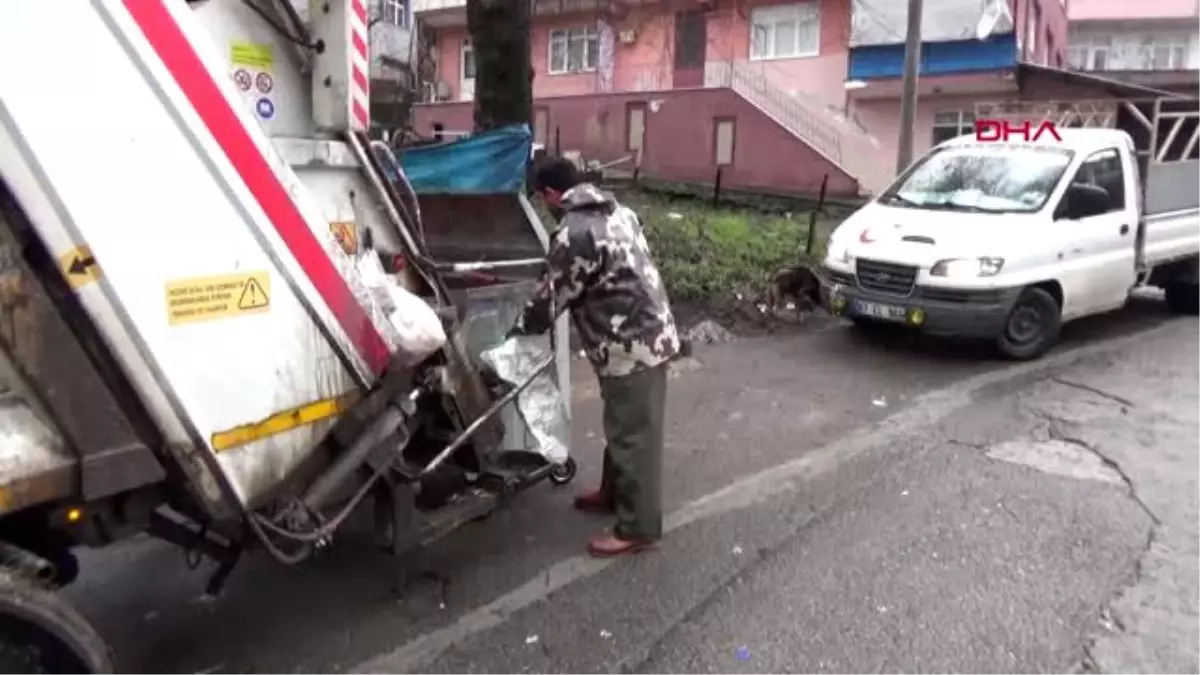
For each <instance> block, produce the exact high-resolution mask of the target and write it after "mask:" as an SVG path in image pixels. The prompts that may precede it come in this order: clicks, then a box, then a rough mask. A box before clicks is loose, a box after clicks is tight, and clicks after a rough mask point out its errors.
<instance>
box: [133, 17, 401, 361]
mask: <svg viewBox="0 0 1200 675" xmlns="http://www.w3.org/2000/svg"><path fill="white" fill-rule="evenodd" d="M123 2H124V5H125V9H126V10H128V11H129V13H130V15H131V16H132V17H133V20H134V21H135V22H136V23H137V25H138V27H139V28H141V30H142V33H143V34H145V36H146V39H147V40H148V41H149V42H150V45H151V46H152V47H153V48H154V51H155V52H156V53H157V54H158V56H159V58H161V59H162V61H163V64H164V65H165V66H166V67H167V70H169V71H170V72H171V76H172V77H174V78H175V82H176V83H177V84H178V85H179V87H180V89H182V90H183V93H184V95H185V96H186V97H187V99H188V101H189V102H190V103H191V104H192V107H193V108H195V109H196V113H197V114H198V115H199V116H200V119H201V120H202V121H203V122H204V125H205V126H206V127H208V130H209V132H211V133H212V135H213V138H215V139H216V141H217V143H218V144H219V145H220V146H221V149H222V150H224V152H225V155H226V156H227V157H228V158H229V161H230V162H231V163H232V164H233V166H234V168H235V169H237V172H238V175H240V176H241V178H242V180H243V181H244V182H245V183H246V187H248V188H249V189H250V192H251V193H252V194H253V195H254V198H255V199H256V200H257V201H258V204H259V206H261V207H262V210H263V212H264V213H266V214H267V218H268V219H269V220H270V221H271V224H272V225H274V227H275V230H276V232H278V233H279V236H280V238H282V239H283V241H284V243H285V244H286V245H287V247H288V249H289V250H290V251H291V252H292V255H293V256H295V258H296V261H297V262H298V263H299V264H300V267H301V268H302V269H303V270H304V271H305V273H306V274H307V275H308V278H309V279H310V280H311V281H312V284H313V286H314V287H316V289H317V292H318V293H320V294H321V298H322V299H324V301H325V304H326V305H327V306H328V307H329V310H330V312H332V313H333V315H334V317H336V318H337V321H338V323H339V324H340V325H341V327H342V330H344V331H345V332H346V335H347V336H348V337H349V339H350V342H351V344H352V345H354V347H355V349H357V350H358V353H359V355H360V356H361V357H362V358H363V359H364V360H365V361H366V363H367V365H368V366H369V367H370V368H371V370H372V372H374V373H375V374H379V373H381V372H383V369H384V368H385V367H386V366H387V363H388V358H389V352H388V348H387V344H386V343H385V342H384V340H383V336H381V335H380V334H379V331H378V330H377V329H376V328H375V325H374V324H373V323H371V318H370V316H368V315H367V312H366V311H365V310H364V309H363V308H362V305H360V304H358V301H357V300H355V298H354V293H352V292H351V290H350V286H349V285H348V284H347V283H346V280H345V279H343V278H342V275H341V273H339V272H338V270H337V268H336V267H335V266H334V264H333V261H332V260H330V259H329V255H328V254H327V253H326V252H325V250H324V248H323V247H322V246H321V243H320V242H319V241H317V238H316V236H315V235H314V234H313V232H312V230H311V229H310V228H309V227H308V223H307V222H306V221H305V220H304V217H303V216H302V215H300V210H299V209H298V208H297V207H296V204H295V203H294V202H293V201H292V199H291V197H290V196H289V195H288V191H287V188H285V187H284V186H283V183H281V182H280V181H279V178H278V177H277V176H276V175H275V172H274V171H273V170H272V169H271V166H270V165H269V164H267V159H266V158H265V157H264V156H263V154H262V153H261V152H260V151H259V149H258V146H256V145H255V144H254V141H253V139H251V138H250V134H249V133H248V132H247V130H246V128H245V127H244V126H242V122H241V120H239V119H238V117H237V115H236V114H235V113H234V111H233V108H231V107H230V105H229V103H228V101H226V100H225V97H224V96H223V95H222V94H221V90H220V89H219V88H218V86H217V83H216V80H214V79H213V76H212V74H211V73H209V72H208V69H206V68H205V67H204V63H203V62H202V61H201V60H200V57H199V55H198V54H196V51H195V50H194V49H193V48H192V46H191V44H189V43H188V41H187V38H186V37H184V35H183V31H182V30H180V28H179V26H178V24H176V23H175V19H174V18H173V17H172V16H171V13H170V11H168V10H167V7H166V5H165V4H164V2H163V0H123Z"/></svg>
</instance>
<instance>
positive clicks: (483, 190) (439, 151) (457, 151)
mask: <svg viewBox="0 0 1200 675" xmlns="http://www.w3.org/2000/svg"><path fill="white" fill-rule="evenodd" d="M532 148H533V134H531V133H530V132H529V127H528V126H527V125H523V124H522V125H514V126H510V127H503V128H500V129H493V130H491V131H485V132H482V133H479V134H476V135H474V136H468V137H466V138H463V139H461V140H458V141H453V142H451V143H440V144H438V145H427V146H422V147H416V148H407V149H405V150H404V151H403V153H402V154H401V156H400V166H401V167H402V168H403V169H404V173H405V175H406V176H408V180H409V182H410V183H412V186H413V190H415V191H416V192H417V194H505V193H513V194H515V193H517V192H520V191H521V187H522V186H523V185H524V182H525V169H526V167H527V166H528V165H529V155H530V152H531V150H532Z"/></svg>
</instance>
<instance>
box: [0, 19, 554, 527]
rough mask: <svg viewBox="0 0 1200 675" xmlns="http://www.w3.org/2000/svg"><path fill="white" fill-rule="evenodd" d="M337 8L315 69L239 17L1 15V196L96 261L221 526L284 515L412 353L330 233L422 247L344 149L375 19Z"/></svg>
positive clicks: (98, 288) (125, 338)
mask: <svg viewBox="0 0 1200 675" xmlns="http://www.w3.org/2000/svg"><path fill="white" fill-rule="evenodd" d="M269 4H270V3H263V4H262V5H261V6H267V5H269ZM276 5H278V3H276ZM325 7H326V8H327V9H326V11H327V12H330V13H332V15H331V16H328V17H324V20H322V21H321V22H314V23H313V25H312V30H313V33H312V36H311V37H312V39H313V40H314V41H316V40H318V39H320V40H321V41H322V42H323V43H324V46H325V49H324V50H323V51H318V52H316V53H315V54H314V53H308V55H307V57H306V50H305V49H303V48H300V47H298V46H297V45H296V44H295V43H294V41H293V40H291V39H289V37H288V36H285V35H281V34H280V33H279V31H278V30H277V29H276V27H274V26H272V25H271V23H269V22H268V21H266V20H264V18H263V16H262V15H261V14H259V13H258V12H256V11H254V10H253V9H252V8H251V7H250V6H248V3H244V2H241V1H239V0H220V1H214V2H200V3H194V4H192V3H185V2H183V1H182V0H86V1H82V2H79V3H78V6H77V7H72V10H71V18H70V20H69V21H63V20H62V17H61V14H60V13H56V11H55V4H54V3H47V2H41V1H39V0H18V1H16V2H12V3H6V4H5V5H4V7H3V9H2V10H0V61H2V62H4V63H7V64H10V66H9V67H5V68H3V69H0V177H2V178H3V180H4V181H5V183H6V184H7V185H8V188H9V189H10V190H11V191H12V192H13V193H14V194H15V196H16V199H17V201H18V202H19V203H20V204H21V206H22V208H23V209H24V211H25V213H26V215H27V216H28V217H29V219H30V220H31V221H32V223H33V225H34V227H35V228H36V230H37V233H38V234H39V235H40V237H41V238H42V239H43V240H44V241H45V242H46V244H47V246H48V247H50V248H51V249H52V253H53V255H54V256H55V257H57V258H58V259H59V260H60V261H61V263H62V265H63V270H64V274H67V268H68V267H69V266H70V265H71V263H72V261H76V260H91V261H92V262H94V263H95V264H94V265H93V266H92V268H91V269H90V270H88V271H85V273H83V274H81V275H76V276H78V280H77V283H78V285H77V286H75V289H76V292H77V294H78V296H79V298H80V300H81V301H82V304H83V306H84V308H85V309H86V311H87V313H88V314H89V315H90V317H91V319H92V320H93V321H94V322H95V324H96V325H97V327H98V329H99V330H100V332H101V334H102V335H103V338H104V340H105V343H106V345H107V347H108V348H109V349H110V350H111V351H112V352H113V353H114V354H115V355H116V356H117V359H118V361H119V362H120V363H121V364H122V366H123V368H124V370H125V371H126V375H127V376H128V377H129V378H130V379H131V380H132V381H133V383H134V385H135V387H136V390H137V394H138V396H139V397H140V398H141V399H142V403H143V404H144V405H145V406H146V407H147V409H148V410H149V411H150V413H151V414H152V415H153V417H154V420H155V422H156V424H157V426H158V427H159V428H160V429H161V431H162V432H163V434H164V436H165V438H166V441H167V442H168V443H169V444H170V445H171V446H172V447H173V448H175V449H176V451H177V452H178V453H179V454H180V456H181V457H186V458H188V463H189V464H190V466H191V468H192V470H193V471H194V472H195V476H194V481H193V482H194V483H195V484H196V485H199V486H202V488H203V493H204V494H203V495H202V499H203V501H204V502H205V503H206V506H207V507H208V508H209V509H210V511H211V512H212V514H213V515H217V514H218V513H219V512H222V511H224V513H222V515H224V516H229V515H234V514H230V513H228V508H227V505H228V503H229V502H230V497H232V498H233V501H234V503H236V504H238V505H240V507H241V508H252V507H253V506H254V505H255V504H256V503H257V502H259V501H260V500H262V499H264V498H265V496H266V495H267V494H268V492H270V490H271V489H272V488H274V487H275V486H277V485H278V484H279V482H280V481H281V480H282V479H283V478H284V477H285V476H287V475H289V474H290V473H292V472H293V471H294V470H295V469H296V468H297V467H298V466H300V465H301V463H303V462H304V461H305V460H306V459H307V458H308V457H310V456H311V454H312V453H313V452H314V449H315V448H316V447H317V445H318V441H320V439H321V438H322V437H323V436H325V434H326V433H327V432H328V431H329V429H330V428H331V426H332V425H333V423H334V422H335V421H336V419H337V418H338V417H339V416H340V414H341V413H342V412H343V411H344V409H345V408H346V405H347V403H348V402H350V401H352V400H354V399H355V398H356V397H358V396H359V395H361V394H362V393H363V392H364V391H365V390H366V389H368V388H369V387H370V386H371V385H372V384H373V383H374V382H375V380H376V378H377V376H378V375H379V374H380V372H381V371H382V370H383V369H384V368H385V366H386V365H387V364H388V359H389V358H390V356H391V354H392V353H393V352H394V344H393V343H392V341H391V340H389V339H388V331H389V326H388V325H387V321H386V319H385V318H384V317H383V315H382V314H381V313H379V312H377V311H374V309H373V308H372V307H371V305H370V302H369V301H368V302H366V303H364V302H363V294H362V293H361V290H362V289H361V285H360V284H359V283H358V280H357V279H356V275H357V273H356V272H355V270H354V269H353V261H352V260H350V256H348V255H347V254H346V253H344V252H343V251H342V249H341V248H340V247H339V245H338V244H337V242H336V241H335V239H334V237H333V234H332V232H333V231H334V230H336V229H338V228H343V227H346V226H349V227H350V228H351V229H354V230H356V231H358V232H360V233H361V232H366V231H369V232H370V235H371V239H372V240H373V241H374V242H375V244H376V245H377V246H378V247H379V248H381V249H383V250H391V251H397V250H402V249H403V246H402V244H403V242H402V241H401V240H400V237H399V236H398V235H397V230H396V228H395V227H393V226H391V225H389V223H388V217H387V213H386V210H385V207H384V206H383V205H382V204H381V203H380V201H379V199H378V198H377V196H376V191H375V190H373V186H372V185H371V184H370V181H369V180H368V178H366V177H365V176H364V172H363V170H362V163H361V157H360V156H358V155H357V154H356V153H355V152H354V149H353V148H352V147H351V145H350V144H348V143H347V142H346V141H345V138H344V136H343V135H342V134H343V133H344V132H346V131H347V130H350V131H354V130H365V128H366V125H367V124H368V119H367V118H366V110H365V105H366V95H367V84H366V79H365V74H366V63H367V62H366V59H365V56H364V53H363V50H365V49H366V47H365V43H363V42H362V40H363V39H365V35H366V33H365V31H366V28H367V25H366V24H367V19H366V9H365V4H364V3H363V2H360V1H358V0H349V1H347V2H334V3H327V4H326V5H325ZM59 9H60V10H61V7H59ZM338 12H342V13H344V15H343V14H338ZM310 14H311V13H310ZM276 23H279V21H278V20H277V21H276ZM47 25H55V26H56V29H55V30H56V40H58V41H59V44H61V45H69V48H61V49H51V50H47V49H45V48H44V45H43V44H42V42H41V41H39V35H42V37H43V38H44V35H43V34H42V32H41V31H39V30H36V29H34V27H38V26H47ZM34 53H37V54H41V55H42V56H39V65H38V67H37V68H23V67H18V66H17V65H16V64H20V63H22V62H23V61H26V60H27V59H28V55H29V54H34ZM52 73H70V79H71V85H70V87H69V93H68V89H67V88H66V87H64V86H63V84H62V81H61V79H60V78H56V77H54V76H51V75H49V74H52ZM532 227H533V228H536V229H538V232H537V238H539V239H541V240H542V241H543V242H547V241H548V238H547V236H546V233H545V232H544V230H541V229H540V228H541V226H540V223H538V222H536V221H534V222H533V223H532ZM365 236H366V235H362V236H361V237H360V239H361V238H365ZM68 278H69V279H71V280H72V282H73V285H74V284H75V282H76V279H75V277H73V276H71V275H69V274H68ZM565 321H566V318H565V317H563V319H562V321H561V322H560V328H559V330H560V334H561V335H565V334H566V333H565V331H566V324H565ZM560 352H561V354H560V357H561V358H560V363H559V370H558V372H559V377H560V382H559V384H560V387H562V388H563V390H564V391H566V388H567V387H568V386H569V383H568V382H567V381H566V379H565V378H566V374H567V372H568V368H567V360H566V359H567V352H566V340H565V339H562V340H561V350H560ZM288 419H294V420H301V419H302V422H298V423H291V422H287V420H288ZM7 451H8V448H7V447H0V453H4V452H7ZM63 452H66V450H63ZM26 470H28V471H29V472H36V471H38V470H39V467H36V466H28V467H26Z"/></svg>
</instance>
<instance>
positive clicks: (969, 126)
mask: <svg viewBox="0 0 1200 675" xmlns="http://www.w3.org/2000/svg"><path fill="white" fill-rule="evenodd" d="M974 133H975V113H969V112H962V111H959V110H955V111H949V112H940V113H937V114H936V115H934V116H933V144H934V145H937V144H938V143H941V142H943V141H948V140H950V139H951V138H958V137H959V136H965V135H967V134H974Z"/></svg>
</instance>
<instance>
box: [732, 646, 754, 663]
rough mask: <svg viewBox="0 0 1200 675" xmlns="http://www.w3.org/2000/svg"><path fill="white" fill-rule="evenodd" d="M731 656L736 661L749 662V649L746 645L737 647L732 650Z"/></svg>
mask: <svg viewBox="0 0 1200 675" xmlns="http://www.w3.org/2000/svg"><path fill="white" fill-rule="evenodd" d="M733 656H734V657H735V658H736V659H737V660H738V661H749V660H750V648H749V647H747V646H746V645H742V646H740V647H738V648H737V649H735V650H733Z"/></svg>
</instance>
